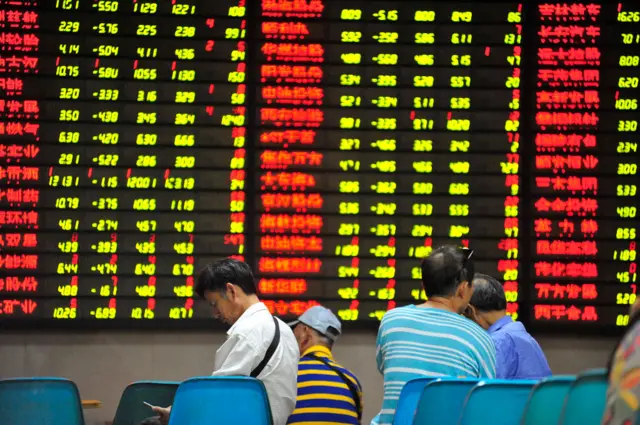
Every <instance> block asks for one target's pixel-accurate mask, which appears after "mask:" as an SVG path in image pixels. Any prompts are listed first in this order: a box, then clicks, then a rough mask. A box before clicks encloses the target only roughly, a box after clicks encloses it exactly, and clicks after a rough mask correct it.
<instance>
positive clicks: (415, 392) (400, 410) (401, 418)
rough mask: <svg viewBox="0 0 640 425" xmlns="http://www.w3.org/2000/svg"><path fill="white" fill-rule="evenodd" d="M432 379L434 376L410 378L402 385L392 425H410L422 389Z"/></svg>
mask: <svg viewBox="0 0 640 425" xmlns="http://www.w3.org/2000/svg"><path fill="white" fill-rule="evenodd" d="M434 379H435V378H417V379H412V380H410V381H409V382H407V383H406V384H405V385H404V387H402V391H401V392H400V398H399V399H398V405H397V406H396V414H395V416H394V417H393V425H411V424H412V423H413V417H414V416H415V414H416V409H417V408H418V401H420V396H421V395H422V390H424V387H425V386H427V384H429V383H430V382H433V380H434Z"/></svg>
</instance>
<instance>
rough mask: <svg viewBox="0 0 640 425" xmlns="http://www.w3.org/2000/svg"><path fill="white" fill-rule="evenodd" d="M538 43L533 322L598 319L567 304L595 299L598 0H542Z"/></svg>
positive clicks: (590, 311)
mask: <svg viewBox="0 0 640 425" xmlns="http://www.w3.org/2000/svg"><path fill="white" fill-rule="evenodd" d="M537 7H538V13H539V19H540V25H539V26H538V37H539V44H540V45H539V47H538V51H537V60H538V71H537V82H538V84H537V87H538V89H537V91H536V93H535V96H536V107H537V112H536V115H535V123H536V125H537V134H536V136H535V146H536V155H535V158H534V165H535V173H536V175H535V176H534V179H533V182H532V183H533V194H534V204H533V207H534V213H533V216H534V217H533V218H534V219H533V223H532V227H533V231H534V232H535V237H536V240H535V241H534V243H533V244H532V249H533V254H534V256H535V257H536V259H535V261H534V263H533V273H534V275H535V276H536V277H537V278H545V279H550V278H557V279H559V280H561V281H560V282H558V283H546V282H535V294H536V298H537V299H544V300H548V302H549V305H540V304H536V305H534V309H533V316H534V319H535V320H566V321H594V320H597V317H598V315H597V311H596V308H595V307H592V306H588V307H576V306H573V305H567V304H565V303H567V302H568V301H571V300H593V299H595V298H597V294H598V291H597V288H596V285H595V284H594V283H583V280H585V279H589V280H591V279H594V280H595V279H597V278H598V277H599V273H598V263H597V262H596V260H595V258H596V256H597V255H598V252H599V249H598V243H597V241H596V239H595V237H596V235H597V234H598V230H599V226H598V221H597V218H596V217H597V214H598V200H597V198H596V196H597V195H598V190H599V179H598V177H596V176H597V173H598V171H599V168H600V161H599V159H598V156H597V154H596V153H595V148H597V146H598V137H597V130H598V126H599V124H600V115H599V109H600V100H601V93H600V90H599V88H600V76H601V74H600V69H599V67H600V60H601V55H602V52H601V50H600V47H598V42H599V40H600V37H601V32H602V30H601V26H600V24H599V20H600V10H601V6H600V5H598V4H595V3H574V4H567V3H544V4H539V5H538V6H537Z"/></svg>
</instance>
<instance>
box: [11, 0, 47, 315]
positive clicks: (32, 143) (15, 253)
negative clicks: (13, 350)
mask: <svg viewBox="0 0 640 425" xmlns="http://www.w3.org/2000/svg"><path fill="white" fill-rule="evenodd" d="M30 3H31V2H28V1H20V0H15V1H12V2H9V4H7V5H4V6H3V7H2V9H3V10H1V11H0V51H2V55H1V57H0V136H4V137H2V141H1V142H0V275H1V276H2V278H0V317H2V316H13V315H31V314H34V313H35V311H36V308H37V302H36V301H34V300H31V299H23V298H20V297H21V296H24V295H26V294H34V293H36V292H37V290H38V286H39V282H38V279H37V278H36V277H35V275H36V272H37V270H38V266H39V256H38V254H36V253H35V252H37V251H36V250H37V248H38V234H37V233H35V230H36V229H37V228H38V224H39V221H40V220H39V215H38V212H37V210H36V209H35V207H37V206H38V204H39V201H40V190H39V189H37V188H33V186H34V184H36V183H38V182H39V181H40V180H41V178H42V177H43V174H44V173H41V170H40V168H39V167H35V166H33V165H30V163H31V164H33V160H34V159H36V158H37V157H38V156H39V155H41V152H40V147H39V143H38V142H39V139H40V138H39V130H40V125H39V123H38V118H39V115H40V105H39V102H38V101H37V100H35V99H30V98H29V94H28V93H26V92H25V91H26V89H27V87H25V77H26V76H27V75H28V74H35V73H37V72H38V47H39V44H40V39H39V37H38V35H37V34H36V32H35V31H36V30H37V29H38V19H39V16H38V13H37V12H36V11H34V10H30V9H33V8H34V6H33V5H31V4H30ZM25 272H26V273H29V272H30V273H33V275H31V276H30V275H29V274H25ZM8 297H11V298H8ZM14 297H15V299H13V298H14Z"/></svg>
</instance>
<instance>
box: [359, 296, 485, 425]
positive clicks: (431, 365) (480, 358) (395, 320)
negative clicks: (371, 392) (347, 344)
mask: <svg viewBox="0 0 640 425" xmlns="http://www.w3.org/2000/svg"><path fill="white" fill-rule="evenodd" d="M376 362H377V363H378V370H379V371H380V373H382V374H383V375H384V400H383V402H382V410H381V411H380V413H379V414H378V415H377V416H376V417H375V418H373V421H372V422H371V424H372V425H391V424H392V423H393V417H394V415H395V411H396V405H397V404H398V398H399V397H400V391H402V387H404V385H405V384H406V383H407V382H408V381H410V380H412V379H416V378H424V377H430V376H431V377H435V378H437V377H442V376H454V377H465V378H495V376H496V349H495V347H494V345H493V341H492V340H491V337H490V336H489V334H488V333H487V332H485V330H484V329H482V328H481V327H480V326H478V325H476V324H475V323H474V322H472V321H471V320H469V319H466V318H465V317H463V316H460V315H458V314H455V313H452V312H449V311H446V310H440V309H436V308H422V307H416V306H414V305H410V306H407V307H400V308H396V309H393V310H390V311H389V312H387V314H385V316H384V317H383V318H382V323H380V329H379V330H378V339H377V341H376Z"/></svg>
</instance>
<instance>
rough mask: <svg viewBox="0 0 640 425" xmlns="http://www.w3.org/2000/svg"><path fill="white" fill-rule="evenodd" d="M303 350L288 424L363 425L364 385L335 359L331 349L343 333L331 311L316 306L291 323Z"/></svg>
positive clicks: (338, 321)
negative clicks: (294, 398) (295, 394)
mask: <svg viewBox="0 0 640 425" xmlns="http://www.w3.org/2000/svg"><path fill="white" fill-rule="evenodd" d="M289 325H290V326H291V327H292V328H293V334H294V335H295V337H296V340H297V341H298V345H299V347H300V353H302V356H301V357H300V363H299V365H298V398H297V400H296V407H295V410H294V411H293V413H292V414H291V416H290V417H289V421H288V422H287V424H289V425H291V424H299V423H302V422H304V423H311V422H316V423H324V424H352V425H356V424H360V421H361V419H362V386H361V385H360V382H359V381H358V378H356V376H355V375H354V374H353V373H351V372H350V371H349V370H347V369H345V368H343V367H342V366H340V365H339V364H338V363H336V362H335V361H334V360H333V356H332V354H331V349H332V347H333V344H334V343H335V341H336V339H337V338H338V336H340V333H341V331H342V325H341V324H340V320H338V318H337V317H336V316H335V315H334V314H333V313H332V312H331V310H329V309H327V308H325V307H322V306H315V307H311V308H310V309H309V310H307V311H306V312H304V313H303V314H302V315H301V316H300V317H299V318H298V320H296V321H294V322H292V323H290V324H289Z"/></svg>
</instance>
